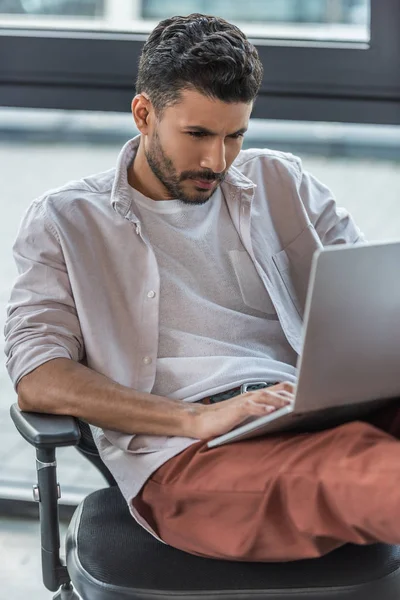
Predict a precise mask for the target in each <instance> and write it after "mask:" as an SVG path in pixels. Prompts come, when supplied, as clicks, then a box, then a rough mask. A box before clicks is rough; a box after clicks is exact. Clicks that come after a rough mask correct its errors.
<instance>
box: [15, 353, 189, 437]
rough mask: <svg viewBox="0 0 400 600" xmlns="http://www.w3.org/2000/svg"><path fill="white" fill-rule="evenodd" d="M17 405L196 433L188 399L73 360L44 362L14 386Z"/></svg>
mask: <svg viewBox="0 0 400 600" xmlns="http://www.w3.org/2000/svg"><path fill="white" fill-rule="evenodd" d="M17 392H18V404H19V407H20V408H21V410H26V411H33V412H47V413H51V414H62V415H72V416H75V417H78V418H80V419H83V420H84V421H87V422H89V423H92V424H93V425H97V426H98V427H102V428H104V429H112V430H115V431H121V432H123V433H129V434H133V433H144V434H154V435H179V436H186V437H196V436H195V433H196V431H195V426H194V421H195V419H194V416H195V415H196V414H197V413H199V412H200V411H201V406H200V405H196V407H195V408H193V407H191V405H190V404H186V403H185V402H181V401H180V400H173V399H171V398H164V397H162V396H156V395H154V394H148V393H146V392H137V391H135V390H132V389H130V388H128V387H125V386H123V385H120V384H118V383H116V382H114V381H112V380H111V379H109V378H108V377H105V376H104V375H101V374H100V373H97V372H95V371H93V370H92V369H89V368H88V367H85V366H83V365H81V364H79V363H77V362H75V361H73V360H69V359H66V358H56V359H54V360H51V361H49V362H46V363H44V364H43V365H41V366H40V367H38V368H37V369H35V370H34V371H32V372H31V373H28V375H25V376H24V377H23V378H22V379H21V381H20V382H19V384H18V386H17Z"/></svg>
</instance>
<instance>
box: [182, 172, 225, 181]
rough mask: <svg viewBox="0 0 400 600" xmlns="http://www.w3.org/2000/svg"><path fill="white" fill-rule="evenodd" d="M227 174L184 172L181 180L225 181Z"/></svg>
mask: <svg viewBox="0 0 400 600" xmlns="http://www.w3.org/2000/svg"><path fill="white" fill-rule="evenodd" d="M224 178H225V173H213V172H212V171H201V172H200V171H183V173H182V174H181V176H180V180H181V181H183V180H184V179H201V180H203V181H223V180H224Z"/></svg>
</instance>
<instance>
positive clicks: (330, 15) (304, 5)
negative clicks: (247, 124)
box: [0, 0, 370, 42]
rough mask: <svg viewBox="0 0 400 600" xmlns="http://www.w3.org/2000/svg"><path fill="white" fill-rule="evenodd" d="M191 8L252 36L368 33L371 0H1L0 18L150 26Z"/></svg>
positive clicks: (359, 36) (42, 23)
mask: <svg viewBox="0 0 400 600" xmlns="http://www.w3.org/2000/svg"><path fill="white" fill-rule="evenodd" d="M192 12H201V13H207V14H215V15H219V16H221V17H224V18H226V19H228V20H231V21H233V22H235V23H237V24H238V25H240V26H241V27H242V28H243V29H244V31H245V32H246V33H247V34H249V35H253V36H257V37H267V38H268V37H271V38H289V39H292V38H293V39H298V38H299V39H311V40H313V39H317V40H320V39H332V40H353V41H363V42H365V41H367V40H368V39H369V18H370V15H369V12H370V0H279V2H277V1H276V0H247V2H239V1H237V0H0V23H1V24H2V25H3V26H4V25H7V24H8V25H16V24H17V25H29V26H37V27H46V25H47V26H57V25H58V26H63V27H71V28H74V27H75V28H79V27H81V26H84V27H89V28H96V29H112V30H121V31H150V30H151V29H152V27H153V25H154V22H157V21H159V20H160V19H163V18H165V17H169V16H171V15H177V14H179V15H185V14H190V13H192Z"/></svg>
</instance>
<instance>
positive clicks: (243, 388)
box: [196, 381, 280, 404]
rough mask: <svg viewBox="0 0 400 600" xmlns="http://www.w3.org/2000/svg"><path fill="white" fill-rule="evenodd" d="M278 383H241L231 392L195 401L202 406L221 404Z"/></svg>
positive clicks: (227, 391)
mask: <svg viewBox="0 0 400 600" xmlns="http://www.w3.org/2000/svg"><path fill="white" fill-rule="evenodd" d="M278 383H280V382H279V381H272V382H268V381H255V382H254V383H243V384H242V385H239V386H238V387H235V388H232V389H231V390H226V391H225V392H220V393H219V394H213V395H212V396H206V397H205V398H202V399H201V400H197V401H196V402H201V403H202V404H216V403H217V402H222V401H223V400H228V399H229V398H234V397H235V396H239V394H245V393H246V392H253V391H254V390H261V389H263V388H268V387H271V386H272V385H277V384H278Z"/></svg>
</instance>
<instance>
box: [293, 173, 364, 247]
mask: <svg viewBox="0 0 400 600" xmlns="http://www.w3.org/2000/svg"><path fill="white" fill-rule="evenodd" d="M299 194H300V197H301V199H302V201H303V204H304V207H305V209H306V211H307V214H308V216H309V218H310V220H311V222H312V224H313V225H314V227H315V230H316V232H317V233H318V235H319V238H320V240H321V242H322V244H323V245H324V246H330V245H333V244H357V243H359V242H364V241H365V238H364V236H363V234H362V233H361V231H360V230H359V228H358V227H357V225H356V224H355V222H354V220H353V218H352V217H351V215H350V214H349V213H348V211H347V210H346V209H344V208H342V207H340V206H337V204H336V201H335V198H334V196H333V194H332V192H331V191H330V190H329V188H327V187H326V186H325V185H324V184H323V183H321V182H320V181H319V180H318V179H317V178H316V177H314V176H313V175H311V174H310V173H308V172H307V171H302V174H301V181H300V187H299Z"/></svg>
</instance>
